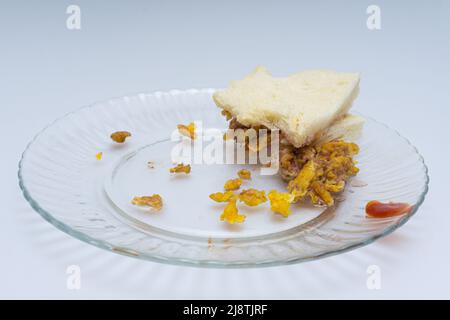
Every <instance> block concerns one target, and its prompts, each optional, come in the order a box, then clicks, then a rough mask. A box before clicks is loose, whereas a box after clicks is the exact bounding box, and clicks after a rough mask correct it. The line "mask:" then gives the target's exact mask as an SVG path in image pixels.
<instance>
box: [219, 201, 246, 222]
mask: <svg viewBox="0 0 450 320" xmlns="http://www.w3.org/2000/svg"><path fill="white" fill-rule="evenodd" d="M236 201H237V199H236V198H235V197H234V198H232V199H230V201H229V202H228V203H227V205H226V206H225V208H224V209H223V213H222V215H221V216H220V220H221V221H226V222H228V223H229V224H234V223H236V222H237V223H242V222H244V221H245V215H243V214H239V211H238V208H237V205H236Z"/></svg>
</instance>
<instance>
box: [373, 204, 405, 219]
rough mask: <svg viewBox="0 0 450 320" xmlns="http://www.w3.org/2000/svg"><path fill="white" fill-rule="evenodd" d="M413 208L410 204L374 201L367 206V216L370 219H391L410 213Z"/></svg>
mask: <svg viewBox="0 0 450 320" xmlns="http://www.w3.org/2000/svg"><path fill="white" fill-rule="evenodd" d="M412 208H413V206H412V205H410V204H408V203H402V202H388V203H383V202H380V201H377V200H372V201H369V202H367V204H366V214H367V216H368V217H370V218H389V217H394V216H399V215H402V214H405V213H409V212H410V211H411V209H412Z"/></svg>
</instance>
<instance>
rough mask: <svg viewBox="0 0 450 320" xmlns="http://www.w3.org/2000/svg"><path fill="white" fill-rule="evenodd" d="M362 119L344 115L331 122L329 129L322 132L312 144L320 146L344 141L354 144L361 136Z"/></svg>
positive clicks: (352, 115)
mask: <svg viewBox="0 0 450 320" xmlns="http://www.w3.org/2000/svg"><path fill="white" fill-rule="evenodd" d="M363 126H364V118H363V117H360V116H357V115H354V114H350V113H348V114H346V115H344V116H342V117H341V118H339V119H338V120H336V121H335V122H333V124H331V126H330V127H328V128H327V129H325V130H324V131H322V132H321V133H320V134H319V135H318V136H317V137H316V138H315V140H314V144H322V143H325V142H328V141H332V140H345V141H352V142H355V141H356V140H357V139H358V138H359V136H360V135H361V131H362V128H363Z"/></svg>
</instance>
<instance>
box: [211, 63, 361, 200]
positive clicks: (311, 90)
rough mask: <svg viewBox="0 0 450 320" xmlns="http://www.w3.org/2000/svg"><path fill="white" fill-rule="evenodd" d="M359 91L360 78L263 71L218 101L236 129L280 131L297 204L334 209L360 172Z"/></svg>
mask: <svg viewBox="0 0 450 320" xmlns="http://www.w3.org/2000/svg"><path fill="white" fill-rule="evenodd" d="M358 92H359V74H357V73H338V72H335V71H328V70H311V71H304V72H299V73H296V74H293V75H290V76H288V77H274V76H272V75H271V74H270V72H269V71H268V70H267V69H266V68H265V67H261V66H260V67H257V68H256V69H255V70H254V71H253V72H252V73H251V74H249V75H248V76H246V77H245V78H243V79H242V80H236V81H232V82H231V83H230V85H229V87H228V88H226V89H225V90H220V91H217V92H215V93H214V95H213V99H214V102H215V103H216V105H217V106H218V107H219V108H220V109H222V114H223V115H224V116H226V118H227V120H228V121H229V128H230V129H237V128H239V129H244V130H245V129H250V128H265V129H267V130H268V131H269V132H271V131H274V130H277V131H278V132H279V138H278V139H279V141H278V142H279V150H278V152H279V157H278V159H279V168H280V170H279V173H280V175H281V177H282V178H283V179H284V180H286V182H287V190H288V193H289V194H290V195H292V199H293V202H297V201H300V200H303V199H310V200H311V201H312V203H313V204H315V205H326V206H332V205H334V203H335V198H336V195H337V194H338V193H340V192H341V191H342V190H343V189H344V187H345V185H346V183H347V181H348V179H349V178H350V177H352V176H354V175H356V174H357V173H358V171H359V169H358V168H357V167H356V161H355V160H354V159H353V157H354V156H355V155H356V154H357V153H358V152H359V147H358V145H357V144H356V143H355V141H356V140H357V138H358V136H359V134H360V132H361V130H362V127H363V123H364V119H363V118H362V117H360V116H357V115H353V114H350V113H349V110H350V108H351V106H352V103H353V101H354V100H355V98H356V97H357V95H358Z"/></svg>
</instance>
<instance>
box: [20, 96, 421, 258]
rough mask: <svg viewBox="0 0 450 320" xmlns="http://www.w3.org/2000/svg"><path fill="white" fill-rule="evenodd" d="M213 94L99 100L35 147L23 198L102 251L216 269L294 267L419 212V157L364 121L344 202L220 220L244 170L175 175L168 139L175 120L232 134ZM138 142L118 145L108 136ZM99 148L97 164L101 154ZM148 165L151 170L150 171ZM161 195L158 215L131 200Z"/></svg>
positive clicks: (199, 169)
mask: <svg viewBox="0 0 450 320" xmlns="http://www.w3.org/2000/svg"><path fill="white" fill-rule="evenodd" d="M213 92H214V89H202V90H186V91H177V90H174V91H170V92H156V93H151V94H138V95H134V96H126V97H122V98H116V99H112V100H109V101H106V102H100V103H95V104H93V105H91V106H88V107H85V108H82V109H79V110H77V111H75V112H73V113H70V114H68V115H66V116H64V117H63V118H61V119H59V120H57V121H55V122H54V123H52V124H51V125H49V126H48V127H47V128H45V129H44V130H43V131H42V132H40V133H39V134H38V135H37V136H36V137H35V138H34V140H33V141H32V142H31V143H30V144H29V145H28V147H27V149H26V150H25V152H24V154H23V157H22V159H21V161H20V164H19V180H20V186H21V188H22V190H23V194H24V196H25V198H26V199H27V200H28V202H29V203H30V204H31V206H32V207H33V208H34V209H35V210H36V211H37V212H38V213H39V214H40V215H42V217H44V218H45V219H46V220H47V221H49V222H50V223H52V224H53V225H55V226H56V227H57V228H59V229H61V230H63V231H64V232H67V233H68V234H70V235H72V236H74V237H76V238H78V239H80V240H83V241H86V242H88V243H90V244H93V245H95V246H98V247H100V248H103V249H107V250H111V251H113V252H116V253H120V254H124V255H129V256H133V257H137V258H141V259H148V260H153V261H159V262H165V263H174V264H189V265H195V266H210V267H256V266H268V265H279V264H287V263H295V262H300V261H306V260H312V259H316V258H320V257H325V256H328V255H331V254H336V253H340V252H343V251H346V250H349V249H353V248H357V247H360V246H362V245H366V244H369V243H371V242H372V241H374V240H375V239H377V238H379V237H382V236H384V235H386V234H389V233H390V232H392V231H393V230H395V229H396V228H398V227H399V226H401V225H402V224H403V223H405V222H406V221H407V220H408V219H409V218H410V217H411V216H412V215H413V214H414V213H415V212H416V211H417V209H418V207H419V206H420V204H421V203H422V201H423V200H424V197H425V194H426V192H427V188H428V176H427V168H426V166H425V164H424V162H423V159H422V157H421V156H420V155H419V154H418V152H417V150H416V149H415V148H414V147H413V146H412V145H411V144H410V143H409V142H408V141H407V140H406V139H405V138H403V137H401V136H400V135H399V134H398V133H397V132H396V131H394V130H392V129H390V128H388V127H386V126H385V125H383V124H381V123H379V122H376V121H374V120H371V119H368V118H366V123H365V126H364V130H363V134H362V136H361V137H360V138H359V140H358V144H359V146H360V148H361V151H360V154H359V155H358V157H357V161H358V167H359V168H360V173H359V174H358V175H357V177H356V178H354V179H353V180H351V182H350V183H349V184H348V186H347V187H346V189H345V191H344V192H343V193H342V195H341V196H340V198H339V201H338V203H337V205H336V206H335V207H333V208H329V209H325V208H318V207H313V206H308V205H305V204H303V205H295V206H293V213H292V214H291V215H290V216H289V217H288V218H283V217H282V216H280V215H276V214H274V213H272V212H271V211H270V209H269V206H268V205H267V203H266V204H265V205H261V206H258V207H256V208H251V209H248V208H244V207H242V209H241V211H242V212H243V213H245V214H246V215H247V220H246V221H245V223H243V224H239V225H229V224H227V223H224V222H221V221H220V220H219V217H220V214H221V211H222V208H223V204H217V203H214V202H213V201H211V200H210V199H209V198H208V195H209V194H210V193H212V192H216V191H221V190H222V188H223V183H224V181H225V180H227V179H230V178H232V177H236V172H237V170H238V169H240V168H242V167H243V166H242V165H241V166H240V165H220V164H209V165H207V164H193V165H192V172H191V174H190V175H186V176H178V175H177V176H173V175H171V174H169V172H168V169H169V168H170V167H171V166H172V165H173V163H172V161H171V151H172V150H173V146H174V144H176V142H174V141H171V139H170V137H171V135H172V133H173V131H174V128H176V126H177V124H181V123H182V124H186V123H189V122H191V121H202V125H203V127H204V128H221V129H224V128H225V127H226V121H225V119H224V118H223V116H221V115H220V112H219V110H218V109H217V108H216V107H215V104H214V102H213V101H212V98H211V95H212V93H213ZM118 130H127V131H129V132H131V133H132V137H131V138H129V139H127V141H126V142H125V143H124V144H116V143H113V142H112V141H111V139H110V137H109V136H110V134H111V133H112V132H115V131H118ZM98 152H103V158H102V159H101V160H97V159H96V154H97V153H98ZM148 162H151V164H150V166H149V165H148ZM249 169H250V170H253V171H252V173H253V174H252V175H253V178H252V180H250V181H245V182H244V187H250V186H251V187H254V188H258V189H264V190H270V189H273V188H275V189H278V190H284V188H285V184H284V183H283V182H282V181H281V179H280V178H279V177H278V176H267V175H259V174H258V173H259V171H257V168H255V166H253V167H252V166H250V168H249ZM153 193H159V194H161V195H162V197H163V199H164V207H163V209H162V210H161V211H160V212H151V211H150V210H148V209H142V208H139V207H136V206H133V205H131V204H130V200H131V199H132V197H133V196H137V195H150V194H153ZM375 199H376V200H380V201H395V202H407V203H409V204H412V205H414V208H413V210H412V211H411V212H410V213H409V214H406V215H403V216H397V217H392V218H385V219H370V218H366V216H365V212H364V207H365V204H366V203H367V202H368V201H370V200H375Z"/></svg>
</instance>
